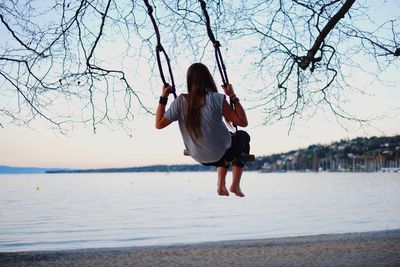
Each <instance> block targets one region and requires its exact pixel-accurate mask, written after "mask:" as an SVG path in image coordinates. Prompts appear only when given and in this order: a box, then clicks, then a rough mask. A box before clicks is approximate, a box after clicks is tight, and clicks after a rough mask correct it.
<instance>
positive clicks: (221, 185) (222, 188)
mask: <svg viewBox="0 0 400 267" xmlns="http://www.w3.org/2000/svg"><path fill="white" fill-rule="evenodd" d="M217 172H218V184H217V185H218V188H217V193H218V195H220V196H229V192H228V189H226V185H225V180H226V174H227V173H228V169H227V168H223V167H218V168H217Z"/></svg>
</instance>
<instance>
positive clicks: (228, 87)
mask: <svg viewBox="0 0 400 267" xmlns="http://www.w3.org/2000/svg"><path fill="white" fill-rule="evenodd" d="M222 89H224V92H225V94H226V95H227V96H229V97H232V96H234V95H235V92H234V91H233V87H232V84H224V85H222Z"/></svg>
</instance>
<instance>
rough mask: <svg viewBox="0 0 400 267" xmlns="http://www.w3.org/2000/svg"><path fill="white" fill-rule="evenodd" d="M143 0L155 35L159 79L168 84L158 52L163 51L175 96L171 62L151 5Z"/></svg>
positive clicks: (146, 0)
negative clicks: (163, 44) (162, 42)
mask: <svg viewBox="0 0 400 267" xmlns="http://www.w3.org/2000/svg"><path fill="white" fill-rule="evenodd" d="M143 1H144V3H145V5H146V7H147V14H149V17H150V19H151V23H152V24H153V28H154V32H155V34H156V37H157V45H156V58H157V65H158V70H159V72H160V76H161V80H162V82H163V83H164V85H167V84H168V83H167V81H166V79H165V75H164V71H163V66H162V62H161V56H160V54H161V53H163V55H164V58H165V60H166V62H167V66H168V72H169V77H170V79H171V88H172V94H173V95H174V98H176V90H175V81H174V75H173V73H172V68H171V63H170V60H169V57H168V54H167V52H166V51H165V49H164V47H163V46H162V44H161V36H160V31H159V30H158V26H157V23H156V19H155V18H154V16H153V7H152V6H151V5H150V3H149V1H148V0H143Z"/></svg>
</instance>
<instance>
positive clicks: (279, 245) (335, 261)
mask: <svg viewBox="0 0 400 267" xmlns="http://www.w3.org/2000/svg"><path fill="white" fill-rule="evenodd" d="M0 266H2V267H5V266H152V267H154V266H218V267H222V266H400V230H389V231H380V232H367V233H351V234H332V235H317V236H305V237H290V238H273V239H260V240H242V241H224V242H210V243H201V244H190V245H173V246H151V247H150V246H149V247H129V248H102V249H80V250H68V251H43V252H41V251H39V252H16V253H0Z"/></svg>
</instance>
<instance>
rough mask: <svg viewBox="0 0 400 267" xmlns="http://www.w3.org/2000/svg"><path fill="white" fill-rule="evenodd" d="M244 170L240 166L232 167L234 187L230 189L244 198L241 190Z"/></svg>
mask: <svg viewBox="0 0 400 267" xmlns="http://www.w3.org/2000/svg"><path fill="white" fill-rule="evenodd" d="M242 173H243V168H242V167H238V166H233V167H232V185H231V188H230V189H229V190H230V191H231V192H232V193H234V194H235V195H237V196H238V197H244V194H243V193H242V190H240V178H242Z"/></svg>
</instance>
